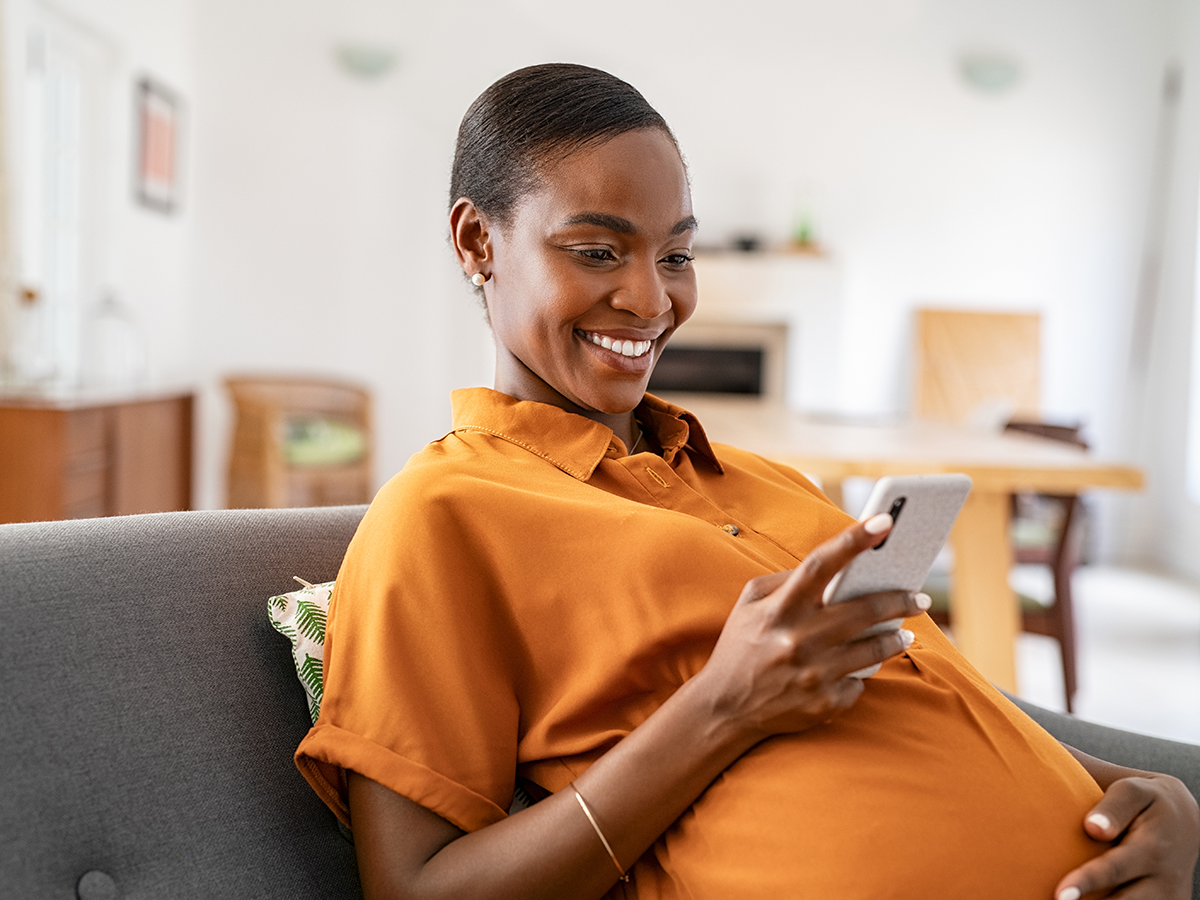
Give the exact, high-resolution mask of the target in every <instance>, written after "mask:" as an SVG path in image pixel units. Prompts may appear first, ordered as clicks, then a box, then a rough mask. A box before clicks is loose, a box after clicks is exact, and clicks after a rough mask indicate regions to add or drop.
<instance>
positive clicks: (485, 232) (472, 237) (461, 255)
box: [450, 197, 492, 278]
mask: <svg viewBox="0 0 1200 900" xmlns="http://www.w3.org/2000/svg"><path fill="white" fill-rule="evenodd" d="M450 240H451V241H452V242H453V244H454V255H455V256H456V257H457V258H458V264H459V265H460V266H462V270H463V272H465V273H466V275H467V277H468V278H470V277H471V276H473V275H476V274H483V275H484V276H485V277H490V276H491V269H490V266H491V263H492V240H491V234H490V230H489V227H488V221H487V218H486V217H485V216H484V215H483V213H481V212H480V211H479V208H478V207H477V206H476V205H475V204H474V202H472V201H471V200H468V199H467V198H466V197H459V198H458V200H457V201H455V203H454V206H453V207H452V208H451V210H450Z"/></svg>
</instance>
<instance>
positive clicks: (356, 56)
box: [333, 43, 400, 81]
mask: <svg viewBox="0 0 1200 900" xmlns="http://www.w3.org/2000/svg"><path fill="white" fill-rule="evenodd" d="M333 57H334V59H336V60H337V62H338V65H339V66H341V67H342V69H343V70H345V71H346V72H348V73H349V74H350V75H353V76H354V77H355V78H362V79H364V80H367V81H370V80H374V79H376V78H381V77H383V76H384V75H386V74H387V73H388V72H390V71H391V69H392V67H393V66H395V65H396V61H397V60H398V59H399V57H400V55H399V53H397V52H396V48H395V47H389V46H387V45H385V44H358V43H346V44H338V45H337V46H336V47H334V48H333Z"/></svg>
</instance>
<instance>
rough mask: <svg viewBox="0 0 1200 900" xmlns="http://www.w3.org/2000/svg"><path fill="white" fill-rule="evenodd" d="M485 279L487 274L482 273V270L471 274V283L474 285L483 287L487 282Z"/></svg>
mask: <svg viewBox="0 0 1200 900" xmlns="http://www.w3.org/2000/svg"><path fill="white" fill-rule="evenodd" d="M487 281H488V276H487V275H484V274H483V273H482V272H476V273H475V274H474V275H472V276H471V284H473V285H475V287H483V286H484V285H485V284H487Z"/></svg>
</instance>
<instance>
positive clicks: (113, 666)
mask: <svg viewBox="0 0 1200 900" xmlns="http://www.w3.org/2000/svg"><path fill="white" fill-rule="evenodd" d="M363 511H364V509H363V508H362V507H341V508H327V509H303V510H227V511H222V512H187V513H162V514H157V515H143V516H121V517H115V518H107V519H84V520H77V521H71V522H46V523H33V524H23V525H0V621H3V622H4V632H5V636H4V640H3V641H0V685H3V686H4V687H3V690H2V691H0V722H2V723H3V726H4V727H3V728H0V771H3V773H4V776H3V781H4V794H5V796H4V802H2V803H0V885H3V887H2V888H0V894H3V895H4V896H6V897H74V896H76V895H77V894H78V896H80V897H100V896H120V897H197V898H199V897H221V898H232V900H242V898H244V900H263V898H288V900H329V898H334V900H361V890H360V888H359V883H358V875H357V869H356V867H355V862H354V847H353V846H352V845H351V844H350V843H349V842H348V841H347V840H346V839H345V838H344V837H343V836H342V835H341V834H340V832H339V829H338V827H337V822H336V819H335V818H334V817H333V814H332V813H331V812H330V811H329V810H328V809H326V808H325V806H324V804H323V803H321V801H320V800H319V799H318V797H317V796H316V794H315V793H314V792H313V791H312V790H311V789H310V788H309V786H308V784H307V783H306V782H305V781H304V779H303V778H302V777H301V775H300V773H299V772H298V771H297V770H296V767H295V765H294V764H293V762H292V754H293V752H294V750H295V748H296V745H297V744H298V743H299V742H300V739H301V738H302V737H303V736H304V734H305V732H306V731H307V729H308V727H309V724H310V721H309V715H308V707H307V705H306V703H305V700H304V691H303V689H302V688H301V685H300V682H299V680H298V679H297V678H296V671H295V668H294V667H293V664H292V658H291V653H290V647H289V645H288V642H287V640H286V639H285V638H283V637H282V636H281V635H279V634H277V633H276V632H275V631H273V630H272V629H271V626H270V624H269V622H268V619H267V598H268V597H270V596H271V595H273V594H278V593H281V592H283V591H287V590H290V589H291V588H292V586H293V583H292V582H291V576H292V575H299V576H300V577H302V578H306V579H308V580H310V581H313V582H318V581H327V580H330V579H332V578H333V577H334V576H335V574H336V573H337V569H338V566H339V565H340V564H341V559H342V556H343V555H344V553H345V549H346V546H347V544H348V543H349V541H350V538H351V536H352V535H353V533H354V530H355V528H356V527H357V524H358V521H359V519H360V518H361V517H362V514H363ZM85 876H86V877H87V879H90V882H89V881H87V880H85V881H84V884H82V885H80V881H81V879H84V877H85ZM114 883H115V886H116V894H115V895H114V894H113V893H112V885H113V884H114ZM77 886H78V890H77ZM106 886H107V887H106ZM89 888H90V890H89ZM106 891H107V893H106Z"/></svg>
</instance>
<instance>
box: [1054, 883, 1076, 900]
mask: <svg viewBox="0 0 1200 900" xmlns="http://www.w3.org/2000/svg"><path fill="white" fill-rule="evenodd" d="M1082 896H1083V894H1082V893H1080V891H1079V888H1077V887H1075V885H1071V886H1070V887H1069V888H1063V889H1062V890H1061V891H1059V892H1058V896H1057V897H1055V898H1054V900H1079V898H1080V897H1082Z"/></svg>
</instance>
